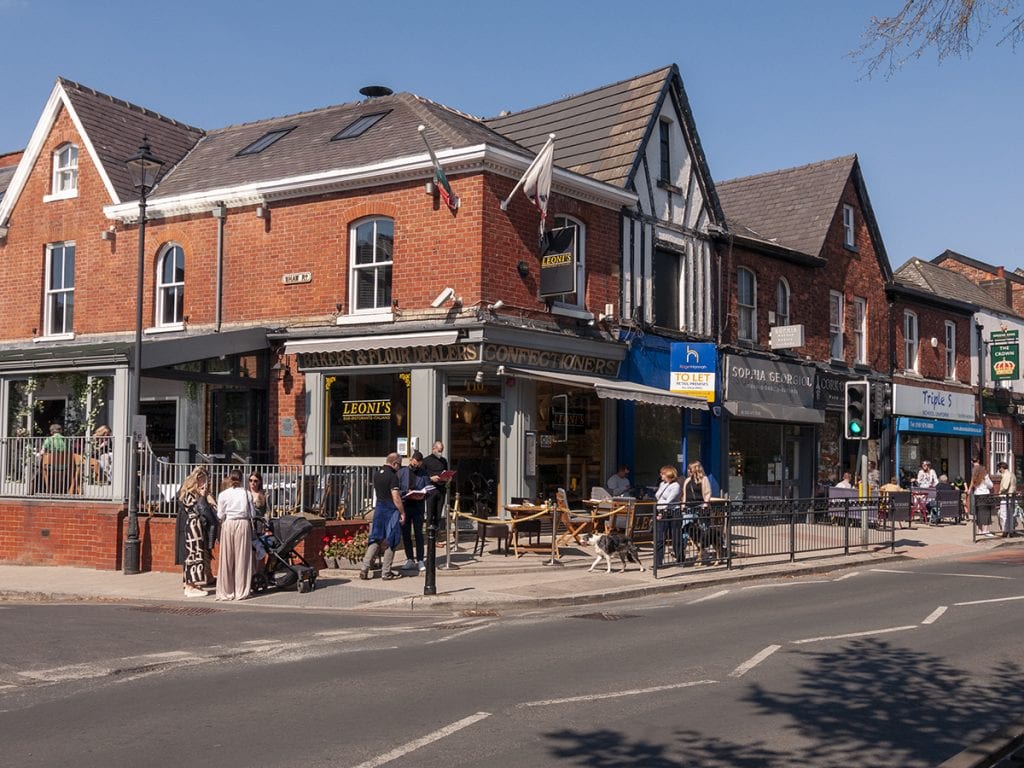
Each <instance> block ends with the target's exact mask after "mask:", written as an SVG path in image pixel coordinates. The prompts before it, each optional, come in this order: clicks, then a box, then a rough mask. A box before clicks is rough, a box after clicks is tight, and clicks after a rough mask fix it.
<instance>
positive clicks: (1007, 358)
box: [988, 331, 1020, 381]
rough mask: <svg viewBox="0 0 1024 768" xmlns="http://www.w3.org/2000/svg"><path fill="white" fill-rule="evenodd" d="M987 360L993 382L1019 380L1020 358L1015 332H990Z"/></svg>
mask: <svg viewBox="0 0 1024 768" xmlns="http://www.w3.org/2000/svg"><path fill="white" fill-rule="evenodd" d="M989 340H990V341H989V348H988V349H989V359H990V360H991V363H992V380H993V381H1013V380H1016V379H1019V378H1020V373H1019V370H1018V369H1019V368H1020V358H1019V353H1018V346H1017V331H992V334H991V335H990V336H989Z"/></svg>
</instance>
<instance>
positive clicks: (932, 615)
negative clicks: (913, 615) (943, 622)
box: [921, 605, 946, 624]
mask: <svg viewBox="0 0 1024 768" xmlns="http://www.w3.org/2000/svg"><path fill="white" fill-rule="evenodd" d="M945 612H946V606H944V605H940V606H939V607H938V608H936V609H935V610H934V611H932V612H931V613H929V614H928V618H927V619H925V620H924V621H922V622H921V623H922V624H934V623H935V622H936V621H937V620H938V618H939V616H941V615H942V614H944V613H945Z"/></svg>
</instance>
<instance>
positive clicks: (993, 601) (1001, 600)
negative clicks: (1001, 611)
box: [953, 595, 1024, 605]
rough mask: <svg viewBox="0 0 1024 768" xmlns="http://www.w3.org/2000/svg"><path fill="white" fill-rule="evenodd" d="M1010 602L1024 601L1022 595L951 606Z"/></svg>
mask: <svg viewBox="0 0 1024 768" xmlns="http://www.w3.org/2000/svg"><path fill="white" fill-rule="evenodd" d="M1010 600H1024V595H1018V596H1017V597H993V598H991V599H989V600H970V601H968V602H966V603H953V605H982V604H984V603H1005V602H1008V601H1010Z"/></svg>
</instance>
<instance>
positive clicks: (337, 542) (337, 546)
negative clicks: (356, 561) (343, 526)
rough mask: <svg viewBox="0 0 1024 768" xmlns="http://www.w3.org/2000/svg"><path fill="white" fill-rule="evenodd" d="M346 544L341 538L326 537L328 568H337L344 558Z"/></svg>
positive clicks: (326, 561) (325, 562)
mask: <svg viewBox="0 0 1024 768" xmlns="http://www.w3.org/2000/svg"><path fill="white" fill-rule="evenodd" d="M343 547H344V543H343V540H342V538H341V537H340V536H336V535H332V536H324V550H323V556H324V564H325V567H327V568H337V567H338V565H339V563H338V560H339V558H341V557H343V556H344V553H343Z"/></svg>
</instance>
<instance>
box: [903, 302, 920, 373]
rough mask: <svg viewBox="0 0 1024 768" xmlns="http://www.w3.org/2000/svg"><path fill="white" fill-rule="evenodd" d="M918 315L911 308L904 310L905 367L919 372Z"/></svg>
mask: <svg viewBox="0 0 1024 768" xmlns="http://www.w3.org/2000/svg"><path fill="white" fill-rule="evenodd" d="M920 341H921V339H920V335H919V333H918V325H917V315H916V314H914V313H913V312H911V311H910V310H909V309H907V310H904V312H903V367H904V369H905V370H906V371H908V372H909V373H917V371H918V368H917V352H918V347H919V346H920Z"/></svg>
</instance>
